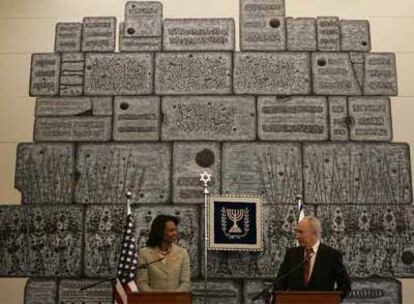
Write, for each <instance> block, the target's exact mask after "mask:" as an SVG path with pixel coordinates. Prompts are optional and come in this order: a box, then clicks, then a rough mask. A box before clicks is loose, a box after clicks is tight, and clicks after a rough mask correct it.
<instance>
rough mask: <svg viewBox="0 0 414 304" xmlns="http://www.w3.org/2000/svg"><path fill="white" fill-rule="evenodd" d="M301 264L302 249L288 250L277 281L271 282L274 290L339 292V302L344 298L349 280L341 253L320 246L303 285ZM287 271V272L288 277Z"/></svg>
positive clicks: (348, 289) (302, 266)
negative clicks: (308, 278) (340, 295)
mask: <svg viewBox="0 0 414 304" xmlns="http://www.w3.org/2000/svg"><path fill="white" fill-rule="evenodd" d="M303 261H304V247H294V248H290V249H288V250H287V252H286V255H285V258H284V260H283V262H282V265H281V266H280V268H279V272H278V275H277V278H276V279H275V280H274V282H273V287H274V290H297V291H300V290H302V291H307V290H316V291H333V290H337V291H342V299H344V298H345V297H346V296H347V295H348V293H349V292H350V290H351V279H350V278H349V275H348V272H347V270H346V268H345V265H344V264H343V262H342V254H341V253H340V252H339V251H338V250H335V249H333V248H331V247H328V246H326V245H324V244H322V243H320V245H319V248H318V252H317V254H316V258H315V264H314V266H313V270H312V274H311V278H310V281H309V284H308V285H307V286H305V283H304V271H305V267H304V263H303ZM295 268H296V269H295ZM291 271H292V272H291ZM289 272H291V273H290V274H288V273H289ZM335 283H336V285H337V286H336V288H335Z"/></svg>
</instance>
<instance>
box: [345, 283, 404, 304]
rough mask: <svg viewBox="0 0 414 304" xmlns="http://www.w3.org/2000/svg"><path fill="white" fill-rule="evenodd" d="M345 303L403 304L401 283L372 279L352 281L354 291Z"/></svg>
mask: <svg viewBox="0 0 414 304" xmlns="http://www.w3.org/2000/svg"><path fill="white" fill-rule="evenodd" d="M343 303H346V304H388V303H401V282H400V281H398V280H396V279H390V278H381V277H371V278H366V279H357V278H353V279H352V290H351V292H350V293H349V295H348V296H347V297H346V299H345V300H344V302H343Z"/></svg>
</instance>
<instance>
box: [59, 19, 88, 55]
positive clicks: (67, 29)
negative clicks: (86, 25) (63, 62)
mask: <svg viewBox="0 0 414 304" xmlns="http://www.w3.org/2000/svg"><path fill="white" fill-rule="evenodd" d="M81 40H82V23H80V22H59V23H56V33H55V52H80V50H81Z"/></svg>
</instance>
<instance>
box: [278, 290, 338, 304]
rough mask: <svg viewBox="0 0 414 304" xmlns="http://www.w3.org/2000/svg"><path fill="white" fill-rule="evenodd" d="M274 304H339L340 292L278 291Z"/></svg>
mask: <svg viewBox="0 0 414 304" xmlns="http://www.w3.org/2000/svg"><path fill="white" fill-rule="evenodd" d="M273 299H274V300H273V303H274V304H276V303H277V304H339V303H341V292H340V291H278V292H275V294H274V297H273Z"/></svg>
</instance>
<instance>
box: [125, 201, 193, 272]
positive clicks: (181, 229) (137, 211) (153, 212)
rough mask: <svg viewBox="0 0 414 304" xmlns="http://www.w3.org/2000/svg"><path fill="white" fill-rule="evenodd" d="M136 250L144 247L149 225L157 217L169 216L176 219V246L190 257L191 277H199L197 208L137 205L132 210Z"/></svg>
mask: <svg viewBox="0 0 414 304" xmlns="http://www.w3.org/2000/svg"><path fill="white" fill-rule="evenodd" d="M133 213H134V216H135V226H136V227H137V230H136V233H135V235H136V240H137V244H138V248H142V247H145V246H146V242H147V240H148V237H149V233H150V230H151V223H152V221H153V220H154V219H155V217H156V216H157V215H160V214H169V215H173V216H176V217H178V219H179V220H180V223H179V225H178V245H179V246H182V247H183V248H185V249H187V251H188V255H189V256H190V266H191V277H192V278H196V277H198V276H199V275H200V259H199V257H200V256H201V252H200V226H199V223H200V210H199V208H198V207H197V206H190V205H186V206H171V205H154V206H148V205H138V206H136V207H135V208H133Z"/></svg>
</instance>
